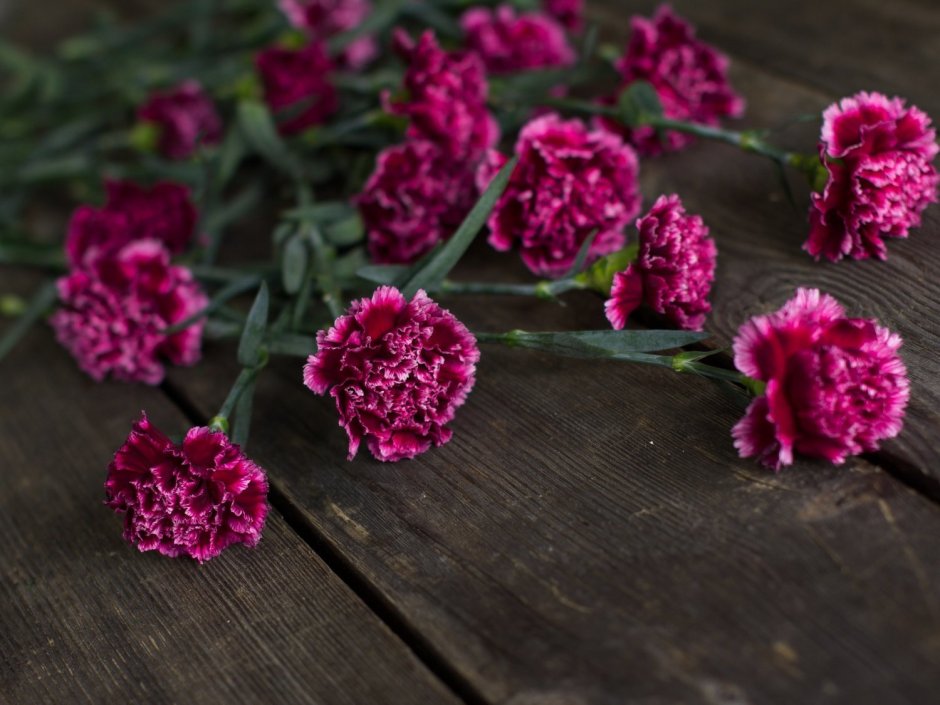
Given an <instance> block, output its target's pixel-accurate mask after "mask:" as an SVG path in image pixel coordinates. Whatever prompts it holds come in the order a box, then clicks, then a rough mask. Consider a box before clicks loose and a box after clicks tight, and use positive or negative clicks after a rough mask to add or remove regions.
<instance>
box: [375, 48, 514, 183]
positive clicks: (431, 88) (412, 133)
mask: <svg viewBox="0 0 940 705" xmlns="http://www.w3.org/2000/svg"><path fill="white" fill-rule="evenodd" d="M395 46H396V49H397V50H398V52H399V53H400V54H401V56H402V58H404V60H405V61H406V62H407V64H408V69H407V71H406V72H405V80H404V88H405V93H406V95H407V97H406V98H404V99H402V100H400V101H393V100H390V99H388V97H386V101H385V102H386V109H387V110H388V111H389V112H390V113H392V114H395V115H403V116H405V117H407V118H408V119H409V120H410V121H411V124H410V126H409V127H408V137H409V138H412V139H424V140H428V141H430V142H433V143H435V144H437V145H439V147H440V148H441V150H442V151H443V153H444V154H446V155H448V156H449V157H450V158H451V160H452V161H454V162H458V165H457V166H458V168H463V169H465V170H466V169H467V167H466V166H465V164H460V163H472V165H473V166H475V165H476V163H477V162H478V161H479V160H480V159H481V158H482V156H483V154H484V153H485V152H486V150H487V149H489V148H490V147H492V146H493V145H495V144H496V142H497V140H498V139H499V126H498V125H497V124H496V121H495V120H494V119H493V116H492V115H490V113H489V111H488V109H487V106H486V97H487V93H488V90H489V88H488V86H487V83H486V73H485V71H484V68H483V63H482V61H481V60H480V57H479V56H477V55H476V54H475V53H473V52H446V51H444V50H443V49H441V47H440V46H439V45H438V43H437V40H436V39H435V37H434V32H432V31H430V30H429V31H427V32H425V33H424V34H422V35H421V37H420V39H419V40H418V41H417V42H414V41H412V39H411V38H410V37H409V36H408V35H407V34H405V33H404V32H402V31H398V32H396V34H395ZM471 168H473V167H471Z"/></svg>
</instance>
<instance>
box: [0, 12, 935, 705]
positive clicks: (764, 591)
mask: <svg viewBox="0 0 940 705" xmlns="http://www.w3.org/2000/svg"><path fill="white" fill-rule="evenodd" d="M589 4H591V3H589ZM591 5H592V12H593V13H594V15H595V16H596V17H598V18H599V19H601V20H602V21H603V26H604V27H605V33H606V38H607V39H611V40H618V41H619V40H622V38H623V37H624V36H625V35H626V32H627V17H628V16H629V14H631V13H632V12H634V11H648V10H649V9H650V7H652V3H632V2H631V3H626V2H619V1H615V0H606V1H605V2H601V1H600V0H597V1H596V2H594V3H592V4H591ZM674 6H675V8H676V9H677V11H679V12H680V13H682V14H685V15H686V16H688V17H690V18H692V19H693V20H694V21H695V22H696V23H697V24H698V25H699V26H700V28H701V34H702V35H703V36H704V37H705V38H706V39H709V40H711V41H714V42H715V43H717V44H719V45H720V46H721V47H722V48H723V49H725V50H726V51H727V52H728V53H729V54H731V56H732V60H733V62H734V63H733V77H734V81H735V83H736V85H737V86H738V88H739V89H740V90H741V91H742V92H743V93H744V94H745V96H746V97H747V99H748V103H749V105H748V115H747V118H746V119H745V120H744V121H742V124H743V125H755V126H757V125H766V124H768V123H776V122H779V121H780V120H781V119H782V118H784V117H785V116H788V115H792V114H795V113H806V112H817V111H818V110H820V109H821V108H822V107H824V106H825V105H827V104H828V103H829V102H831V101H832V100H833V99H834V98H836V97H838V96H840V95H844V94H848V93H851V92H853V91H855V90H858V89H860V88H873V89H881V90H884V91H887V92H898V93H901V94H903V95H906V96H908V97H909V98H911V100H912V101H914V102H916V103H917V104H918V105H920V106H921V107H923V108H924V109H926V110H928V111H929V112H931V113H932V114H933V115H934V116H938V115H940V101H938V99H937V98H936V96H935V94H934V90H935V86H936V85H937V83H938V81H937V79H938V78H940V66H938V63H937V60H936V59H937V43H936V40H935V37H936V35H937V32H936V31H935V30H936V29H938V27H937V25H938V23H940V19H938V18H940V12H938V11H937V9H936V8H935V6H934V4H933V3H931V2H929V1H927V0H925V1H923V2H917V1H915V0H905V1H903V2H899V3H897V4H896V5H895V4H892V5H891V6H890V8H889V7H884V8H883V7H882V6H881V5H880V4H878V3H875V2H871V1H869V0H858V1H857V2H847V1H840V2H828V3H819V2H818V1H817V2H809V1H808V0H800V1H799V2H794V3H786V4H783V5H780V6H779V7H777V6H771V4H769V3H749V2H743V0H720V1H718V2H711V3H707V4H701V3H694V2H691V0H689V1H686V2H680V1H678V0H677V1H676V2H674ZM17 26H26V25H17ZM30 26H36V25H30ZM38 31H39V32H40V34H41V29H40V30H38ZM47 31H48V29H47ZM34 39H35V41H42V37H41V36H37V37H34ZM931 57H933V58H931ZM816 130H817V127H816V125H813V124H810V125H802V126H797V127H796V128H795V129H790V130H786V131H785V132H783V133H782V139H784V140H786V141H789V142H790V143H791V144H792V145H794V146H803V147H804V148H805V147H806V146H807V145H809V144H811V142H812V140H813V139H814V136H815V132H816ZM794 185H795V186H796V185H797V184H794ZM643 190H644V194H645V196H646V200H647V201H649V200H650V199H652V198H653V197H655V195H656V194H658V193H660V192H664V191H677V192H679V193H680V194H681V195H682V197H683V199H684V200H685V202H686V203H687V204H688V206H689V207H690V209H693V210H697V211H698V212H701V213H702V214H703V216H704V217H705V219H706V221H707V222H708V223H709V224H710V225H711V227H712V229H713V232H714V234H715V235H716V237H717V239H718V242H719V248H720V260H719V276H718V282H717V286H716V291H715V309H716V310H715V315H714V316H713V317H712V318H711V319H710V320H709V323H708V326H709V330H710V331H711V332H713V333H714V334H715V336H716V340H717V342H718V344H720V345H726V344H727V343H728V342H729V341H730V338H731V336H732V335H733V333H734V331H735V330H736V328H737V326H738V325H739V324H740V323H741V322H742V321H743V320H745V318H746V317H747V316H749V315H752V314H753V313H756V312H759V311H765V310H771V309H773V308H776V307H777V306H778V305H779V304H780V303H781V302H782V301H783V300H785V299H786V298H788V297H789V295H790V294H791V293H792V290H793V288H794V287H796V286H798V285H817V286H821V287H823V288H825V289H827V290H829V291H831V292H832V293H834V294H836V295H837V296H839V297H840V298H841V299H842V300H843V301H844V302H845V303H846V304H847V305H848V306H849V308H850V309H851V310H852V311H853V312H854V313H857V314H858V315H876V316H878V317H880V318H881V319H882V320H883V321H884V322H885V323H887V324H888V325H890V326H891V327H893V328H895V329H897V330H899V331H900V332H901V333H902V334H903V335H904V336H905V339H906V345H905V348H904V356H905V359H906V361H907V362H908V365H909V367H910V371H911V377H912V381H913V383H914V392H913V394H914V398H913V403H912V406H911V411H910V414H909V417H908V424H907V428H906V429H905V431H904V433H903V435H902V436H901V438H899V439H898V440H897V441H894V442H892V443H890V444H888V445H887V447H886V450H885V452H884V453H882V454H878V455H876V456H873V457H870V458H865V459H855V460H853V461H850V462H849V463H847V464H846V465H845V466H843V467H841V468H833V467H827V466H825V465H823V464H820V463H813V462H799V463H797V464H796V465H795V466H794V467H792V468H789V469H787V470H786V471H784V472H783V473H781V474H779V475H774V474H772V473H768V472H766V471H765V470H763V469H762V468H760V467H758V466H756V465H754V464H753V463H751V462H745V461H741V460H739V459H738V458H737V457H736V454H735V452H734V449H733V447H732V445H731V441H730V437H729V429H730V427H731V425H732V424H733V423H734V422H735V420H736V419H737V418H738V417H739V416H740V414H741V411H742V405H741V400H739V399H737V398H735V397H734V396H731V395H729V394H728V393H727V392H725V391H724V390H723V389H722V388H721V387H718V386H716V385H713V384H711V383H709V382H707V381H705V380H697V379H679V378H676V377H675V376H674V375H672V374H671V373H669V372H666V371H658V370H649V369H634V368H631V367H629V366H626V365H612V364H596V363H586V362H578V361H575V362H572V361H568V360H558V359H554V358H549V357H545V356H541V355H537V354H526V353H519V352H511V351H505V350H501V349H496V348H489V347H487V348H485V349H484V357H483V360H482V362H481V366H480V374H479V382H478V385H477V387H476V389H475V390H474V392H473V394H472V395H471V397H470V399H469V401H468V403H467V405H466V406H465V407H464V408H463V409H462V410H461V411H460V413H459V414H458V417H457V420H456V422H455V424H454V430H455V438H454V440H453V442H451V443H450V444H449V445H447V446H445V447H444V448H442V449H439V450H436V451H433V452H431V453H428V454H426V455H425V456H422V457H421V458H420V459H418V460H416V461H413V462H409V463H399V464H396V465H383V464H379V463H377V462H375V461H372V460H371V459H368V458H366V457H364V456H363V457H360V458H359V459H358V460H356V461H355V462H352V463H347V462H345V461H344V457H345V442H344V437H343V434H342V432H341V430H340V429H339V428H338V427H337V426H336V420H335V414H334V412H333V410H332V409H331V408H330V403H329V401H328V400H324V399H319V398H315V397H313V396H312V395H310V394H309V393H308V392H307V391H306V390H304V388H303V387H301V385H300V384H299V381H300V369H299V365H298V364H297V363H296V362H283V361H279V362H278V363H277V364H275V365H274V367H273V368H272V369H271V371H270V373H269V374H266V376H265V377H263V378H262V381H261V384H260V386H259V397H258V399H257V401H256V413H257V420H256V423H255V425H254V430H255V433H254V435H253V438H252V442H251V449H250V452H251V454H252V456H253V457H255V458H256V459H257V460H258V461H259V462H260V463H261V464H263V465H264V466H265V467H266V468H267V470H268V472H269V475H270V477H271V479H272V483H273V487H274V491H273V493H272V503H273V505H274V510H273V511H272V520H271V522H270V524H269V525H268V528H267V530H266V533H265V538H264V540H263V541H262V543H261V545H260V546H259V548H258V549H257V550H255V551H248V550H239V549H235V550H232V551H229V552H228V553H226V554H225V555H224V556H222V557H220V558H219V559H217V560H216V561H213V562H211V563H209V564H207V565H206V566H204V567H201V568H200V567H198V566H195V565H193V564H190V563H187V562H184V561H168V560H164V559H160V558H159V557H154V556H141V555H137V554H135V553H133V552H132V551H130V550H129V549H128V548H127V547H126V546H124V545H123V544H122V543H121V540H120V536H119V532H118V526H117V524H118V522H117V520H116V519H115V517H114V516H112V515H111V514H110V513H109V512H108V511H107V510H106V509H104V508H103V507H101V505H100V495H101V482H102V481H103V474H104V467H105V465H106V464H107V460H108V457H109V455H110V453H111V452H113V450H114V448H115V447H116V446H117V445H118V444H119V443H120V441H121V440H122V438H123V436H124V435H125V434H126V432H127V428H128V425H129V422H130V420H131V418H132V417H133V415H134V414H135V413H136V411H137V409H139V408H141V407H146V408H147V409H148V410H149V411H150V413H151V414H152V415H153V416H154V417H155V418H157V419H159V420H160V422H161V423H163V424H165V425H167V426H170V427H173V426H175V427H176V428H182V427H184V426H185V425H186V423H185V421H184V419H183V418H182V416H181V413H180V411H178V410H177V409H174V408H173V404H172V403H170V402H171V401H173V400H175V402H177V403H179V402H180V397H179V395H178V394H174V395H171V399H170V400H168V399H167V398H164V397H161V395H160V392H159V391H158V390H141V389H138V388H130V387H125V386H119V385H104V386H95V385H92V384H91V383H90V382H88V381H87V380H85V379H84V378H82V377H81V376H80V375H79V373H78V372H77V371H76V370H75V368H74V366H73V365H72V364H71V362H70V361H69V360H68V358H67V356H66V355H65V354H64V353H63V352H62V351H61V350H59V349H58V348H56V347H55V346H54V345H53V344H52V343H51V336H50V335H49V333H48V332H46V331H37V332H34V333H33V334H32V335H31V337H30V339H29V340H28V341H27V344H26V345H25V346H24V348H23V349H21V350H20V351H19V352H18V353H17V354H16V357H15V358H14V359H12V360H11V361H8V362H7V363H5V365H4V369H5V370H6V373H5V377H4V381H3V383H2V385H3V386H2V387H0V414H2V415H0V419H2V423H3V426H2V427H0V457H2V458H3V459H4V460H5V461H6V462H5V463H4V465H5V470H4V473H3V475H2V476H0V501H2V503H3V504H2V512H3V513H2V515H0V517H2V518H0V525H2V529H3V530H4V535H5V537H6V539H7V540H6V546H7V548H5V549H4V554H3V558H4V563H3V566H2V568H0V572H2V574H3V575H2V582H0V585H2V590H3V594H2V595H0V599H2V600H3V602H2V604H3V608H2V610H0V634H2V635H0V644H2V653H3V657H4V658H3V667H2V670H0V676H2V677H0V701H3V700H4V699H6V701H8V702H11V703H22V702H45V701H49V702H76V701H84V702H103V701H115V702H117V701H131V702H188V701H191V700H192V701H195V700H200V701H202V702H207V703H215V702H229V701H232V702H259V701H262V700H266V701H290V702H294V701H296V702H320V703H333V702H337V703H347V702H348V703H359V702H369V703H382V702H388V703H398V702H404V703H407V702H415V703H417V702H426V703H437V702H443V703H446V702H460V701H463V702H466V703H507V704H511V705H542V704H545V705H586V704H592V705H593V704H595V703H596V704H604V705H606V704H608V703H610V704H611V705H613V704H614V703H618V704H619V703H641V704H643V705H660V704H666V703H669V704H672V703H676V704H678V703H706V704H709V705H716V704H722V705H732V704H738V703H817V702H818V703H853V704H854V703H872V704H875V703H877V704H879V705H881V704H884V703H929V702H933V701H935V699H936V692H937V688H938V686H940V590H938V588H937V587H936V586H937V585H938V581H940V555H938V549H937V537H938V534H940V511H938V506H937V504H936V500H937V498H938V495H937V492H936V481H935V479H936V478H937V477H938V475H937V474H936V473H937V468H938V466H940V463H938V462H937V461H938V455H940V437H938V427H940V423H938V416H937V408H938V402H940V384H938V382H937V377H938V373H940V362H938V356H937V354H936V352H935V351H936V349H937V344H938V342H940V341H938V340H937V339H938V335H940V333H938V331H940V326H938V308H937V306H938V302H940V291H938V284H937V281H936V276H935V274H934V272H935V271H936V270H937V266H938V265H940V255H938V254H937V249H936V246H937V243H938V236H940V216H938V214H937V209H936V207H935V208H933V209H931V210H929V211H928V214H927V222H926V224H925V226H924V227H923V228H921V229H920V230H918V231H916V232H915V233H914V234H913V236H912V238H911V239H910V240H908V241H903V242H902V241H897V242H892V243H891V245H890V259H889V261H888V262H887V263H843V264H839V265H825V264H820V265H817V264H815V263H813V262H812V261H811V260H809V259H808V258H807V257H806V256H805V255H804V254H803V253H801V252H800V250H799V244H800V243H801V242H802V239H803V238H804V237H805V231H806V226H805V212H804V210H803V206H804V205H805V202H806V197H807V196H806V193H805V190H800V189H799V188H797V199H798V201H799V203H800V209H799V211H794V210H793V209H792V208H791V207H790V206H789V205H788V204H787V203H786V200H785V197H784V195H783V192H782V190H781V188H780V186H779V183H778V181H777V177H776V175H775V173H774V172H773V170H772V169H771V168H770V167H768V166H767V165H766V164H765V163H764V162H762V161H761V160H759V159H757V158H754V157H748V156H746V155H738V154H737V153H735V152H734V151H733V150H731V149H730V148H726V147H724V146H722V145H705V144H702V145H697V146H695V147H694V148H693V149H691V150H689V151H688V152H685V153H683V154H681V155H675V156H669V157H665V158H662V159H658V160H655V161H650V162H645V163H644V165H643ZM462 273H463V274H465V275H466V276H468V277H470V276H480V277H482V276H500V274H503V275H505V276H515V275H517V274H518V267H517V266H516V265H515V263H514V262H512V261H511V260H507V259H505V258H503V259H500V258H495V257H494V256H493V255H491V254H488V253H487V251H486V250H485V249H482V248H478V249H477V250H475V251H474V253H473V256H472V258H471V260H470V261H469V262H468V263H466V264H465V265H463V267H462ZM0 277H2V278H3V279H2V280H3V281H4V285H5V286H4V288H5V289H8V288H9V286H8V285H7V284H8V282H9V278H8V274H7V273H2V274H0ZM568 304H569V305H568V306H566V307H556V306H552V305H549V304H544V303H537V302H528V301H523V300H502V299H499V300H486V301H484V300H473V299H454V300H450V301H447V305H449V306H451V307H452V309H453V310H454V311H455V313H457V314H458V315H459V316H460V317H461V318H462V319H464V320H465V321H466V322H467V323H468V324H469V325H470V326H471V327H473V328H476V329H481V330H483V329H487V330H499V329H504V328H508V327H514V326H524V327H528V328H536V327H538V328H545V329H548V328H555V327H557V328H581V327H586V326H592V325H594V326H602V325H604V321H603V318H602V313H601V310H600V302H599V300H598V299H596V298H593V297H591V296H588V295H580V296H573V297H571V298H570V299H568ZM232 357H233V355H232V350H231V349H230V348H228V347H226V346H222V345H213V346H210V347H209V349H208V350H207V364H204V365H203V366H201V367H199V368H196V369H191V370H179V371H176V372H174V373H173V375H172V380H171V383H172V387H173V388H174V389H175V390H177V391H178V392H179V391H182V393H183V394H184V395H185V397H186V398H187V399H188V401H189V403H188V404H182V407H183V409H184V411H185V413H188V414H189V416H190V419H189V421H190V422H194V421H195V422H198V421H200V420H202V418H204V417H207V416H209V415H211V414H212V413H214V411H215V410H216V408H217V407H218V404H219V402H220V401H221V398H222V397H224V395H225V393H226V391H227V387H228V385H229V384H230V382H231V380H232V379H233V377H234V375H235V372H236V371H235V368H234V367H233V365H232V363H231V360H232ZM11 371H15V373H14V372H11ZM370 612H371V614H370ZM383 623H384V624H383ZM274 693H281V696H280V697H277V698H274V697H273V695H274Z"/></svg>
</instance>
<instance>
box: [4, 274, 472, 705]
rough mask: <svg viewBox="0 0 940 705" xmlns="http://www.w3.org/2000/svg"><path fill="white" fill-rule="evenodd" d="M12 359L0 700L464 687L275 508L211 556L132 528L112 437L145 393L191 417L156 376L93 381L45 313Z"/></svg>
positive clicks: (289, 697) (423, 693) (436, 698)
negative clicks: (150, 540)
mask: <svg viewBox="0 0 940 705" xmlns="http://www.w3.org/2000/svg"><path fill="white" fill-rule="evenodd" d="M0 278H2V280H3V282H4V289H5V290H8V289H9V287H10V285H11V277H10V272H9V271H8V270H4V271H3V272H2V274H0ZM0 330H2V328H0ZM2 370H3V382H2V383H0V429H2V430H0V458H2V459H3V472H2V473H0V532H2V534H3V536H4V549H3V561H2V563H0V652H2V653H3V659H2V663H0V702H3V703H11V705H20V704H21V703H78V702H87V703H95V704H98V703H125V702H147V703H181V702H203V703H223V702H293V703H348V704H349V705H359V704H360V703H364V702H369V703H378V702H382V703H395V704H396V705H397V704H398V703H415V704H416V705H417V704H418V703H420V704H422V705H424V704H425V703H456V702H458V701H457V700H456V699H455V698H454V697H453V696H451V695H450V694H449V692H448V691H447V690H446V689H445V688H444V687H443V686H442V685H441V684H440V682H439V681H438V680H437V679H436V678H435V677H434V676H433V675H432V674H430V673H429V672H428V671H427V669H426V668H425V667H424V666H423V665H422V664H421V663H420V662H419V661H418V660H417V659H416V658H415V657H414V656H413V654H412V653H411V652H410V651H409V650H408V649H407V648H406V647H405V646H404V645H403V644H402V643H401V642H400V641H399V640H398V639H397V638H396V637H395V636H394V635H393V634H392V633H391V632H389V630H388V629H387V628H386V627H385V625H383V624H382V623H381V622H380V621H379V620H378V619H377V618H376V617H375V616H374V615H373V614H372V613H370V612H369V611H368V609H367V608H366V607H365V605H363V604H362V603H361V602H360V601H359V599H358V598H357V597H356V596H355V595H354V594H353V593H352V592H351V591H350V590H349V589H348V588H347V587H346V586H345V585H344V584H343V583H342V582H341V581H340V580H339V579H338V578H337V577H336V576H335V575H334V574H333V573H332V572H331V571H330V570H329V569H328V568H327V567H326V566H325V565H324V564H323V562H322V561H321V560H320V559H319V558H318V557H317V556H316V554H315V553H314V552H313V551H312V550H311V549H310V548H309V547H308V546H307V545H306V544H305V543H304V542H303V541H301V540H300V539H299V538H298V537H297V535H296V534H295V533H294V532H293V531H292V530H291V529H290V528H289V527H288V526H287V525H286V523H285V522H284V519H283V518H282V517H281V516H280V515H279V514H277V512H273V511H272V513H271V514H270V518H269V520H268V525H267V527H266V530H265V534H264V538H263V539H262V542H261V544H260V546H259V547H258V548H257V549H256V550H249V549H244V548H241V547H235V548H233V549H230V550H229V551H227V552H226V553H225V554H224V555H222V556H220V557H219V558H217V559H215V560H213V561H211V562H209V563H207V564H206V565H204V566H201V567H200V566H199V565H197V564H196V563H195V562H193V561H188V560H183V559H179V560H170V559H167V558H163V557H160V556H157V555H154V554H139V553H137V552H136V551H135V550H134V549H133V548H131V547H129V546H128V545H126V544H125V543H124V542H123V540H122V539H121V520H120V518H119V517H117V516H115V515H114V514H113V513H112V512H111V511H110V510H109V509H107V508H106V507H104V506H103V488H102V484H103V482H104V476H105V468H106V466H107V463H108V461H109V459H110V457H111V455H112V453H113V452H114V450H115V449H116V448H117V447H118V445H120V443H121V442H122V441H123V439H124V437H126V435H127V432H128V429H129V424H130V421H131V420H132V419H133V418H134V417H135V416H136V415H137V414H138V413H139V411H140V409H142V408H145V409H146V410H147V411H148V413H149V414H150V416H151V418H153V419H154V420H155V422H156V423H158V424H159V425H161V426H162V427H163V428H165V429H166V430H167V431H168V432H173V433H175V432H179V431H183V430H185V428H186V426H188V424H187V423H186V422H185V420H184V419H183V418H182V417H181V415H180V414H179V412H178V411H177V410H175V409H174V408H173V407H172V406H171V405H170V404H169V403H168V402H167V401H166V399H165V398H164V397H163V395H162V394H161V393H160V392H159V390H154V389H144V388H141V387H130V386H119V385H109V384H106V385H95V384H93V383H92V382H91V381H89V380H87V379H85V378H84V377H83V376H82V375H81V373H80V372H79V371H78V370H77V368H76V367H75V365H74V364H73V363H72V361H71V359H69V358H68V356H67V355H66V354H65V353H64V352H63V351H62V350H61V349H59V348H58V346H56V345H55V343H54V341H53V340H52V336H51V334H50V332H49V331H48V330H46V329H44V328H43V329H42V330H35V331H34V332H32V333H31V334H30V335H29V338H28V339H27V340H26V341H25V342H24V343H23V345H22V347H21V348H19V349H18V350H17V351H15V352H14V354H13V356H12V357H11V358H9V359H7V360H6V361H5V362H4V364H3V368H2Z"/></svg>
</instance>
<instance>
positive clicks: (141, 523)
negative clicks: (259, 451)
mask: <svg viewBox="0 0 940 705" xmlns="http://www.w3.org/2000/svg"><path fill="white" fill-rule="evenodd" d="M104 488H105V492H106V494H107V500H106V501H105V504H107V505H108V506H109V507H111V509H113V510H114V511H116V512H118V513H120V514H124V538H125V540H127V542H128V543H131V544H133V545H135V546H137V548H138V550H140V551H159V552H160V553H162V554H163V555H165V556H170V557H173V558H175V557H177V556H189V557H191V558H195V559H196V560H198V561H199V562H200V563H202V562H204V561H207V560H209V559H210V558H215V557H216V556H218V555H219V554H220V553H222V551H224V550H225V549H226V548H228V547H229V546H231V545H233V544H236V543H243V544H245V545H246V546H256V545H257V544H258V541H260V540H261V530H262V528H263V527H264V520H265V517H266V516H267V513H268V505H267V496H268V480H267V478H266V477H265V474H264V471H263V470H262V469H261V468H259V467H258V466H257V465H255V464H254V463H253V462H251V460H249V459H248V458H246V457H245V455H244V454H243V453H242V451H241V449H240V448H239V447H238V446H237V445H235V444H233V443H232V442H231V441H229V439H228V438H226V436H225V434H223V433H219V432H216V431H213V430H211V429H209V428H205V427H200V428H192V429H190V430H189V433H187V434H186V438H185V439H184V440H183V442H182V443H181V444H179V445H177V444H175V443H173V442H172V441H170V439H169V438H167V437H166V436H165V435H163V433H161V432H160V430H159V429H157V428H156V427H155V426H154V425H153V424H151V423H150V421H149V419H147V416H146V414H144V415H142V416H141V419H140V421H138V422H137V423H135V424H134V428H133V430H132V431H131V433H130V435H129V436H128V437H127V441H125V443H124V445H123V446H121V448H120V449H119V450H118V451H117V453H115V454H114V460H112V461H111V464H110V465H109V466H108V479H107V481H106V482H105V484H104Z"/></svg>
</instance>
